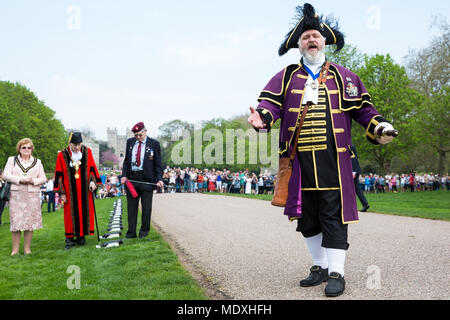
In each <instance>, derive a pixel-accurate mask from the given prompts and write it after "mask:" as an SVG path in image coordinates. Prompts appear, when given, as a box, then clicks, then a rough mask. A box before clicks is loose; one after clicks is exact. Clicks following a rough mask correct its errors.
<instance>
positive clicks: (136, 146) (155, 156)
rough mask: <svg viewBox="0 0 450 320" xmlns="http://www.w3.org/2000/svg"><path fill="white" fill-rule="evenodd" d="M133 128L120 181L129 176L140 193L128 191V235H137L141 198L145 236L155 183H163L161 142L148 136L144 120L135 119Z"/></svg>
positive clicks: (143, 235) (142, 232)
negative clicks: (133, 193) (133, 195)
mask: <svg viewBox="0 0 450 320" xmlns="http://www.w3.org/2000/svg"><path fill="white" fill-rule="evenodd" d="M131 131H132V132H133V133H134V137H133V138H130V139H128V140H127V146H126V151H125V159H124V162H123V169H122V179H121V183H123V184H124V183H126V182H127V180H131V181H130V182H131V183H132V184H133V187H134V189H135V190H136V193H137V197H136V198H133V197H132V196H131V194H130V193H129V192H127V211H128V231H127V234H126V238H136V237H137V236H136V227H137V216H138V205H139V199H140V200H141V203H142V223H141V229H140V231H139V238H144V237H146V236H147V235H148V233H149V231H150V219H151V214H152V200H153V190H154V189H155V186H156V185H158V186H159V187H161V188H162V187H163V186H164V184H163V181H162V174H163V170H162V166H161V148H160V146H159V142H158V141H157V140H155V139H152V138H149V137H147V129H146V128H145V125H144V123H143V122H138V123H136V124H135V125H134V126H133V127H132V129H131Z"/></svg>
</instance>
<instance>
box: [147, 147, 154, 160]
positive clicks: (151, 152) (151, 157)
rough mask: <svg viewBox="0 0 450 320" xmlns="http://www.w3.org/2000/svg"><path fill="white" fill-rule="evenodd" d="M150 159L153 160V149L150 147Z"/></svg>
mask: <svg viewBox="0 0 450 320" xmlns="http://www.w3.org/2000/svg"><path fill="white" fill-rule="evenodd" d="M148 159H149V160H153V149H150V155H149V156H148Z"/></svg>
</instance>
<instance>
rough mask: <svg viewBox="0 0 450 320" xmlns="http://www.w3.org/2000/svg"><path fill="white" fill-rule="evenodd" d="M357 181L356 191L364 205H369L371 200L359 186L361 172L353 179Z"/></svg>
mask: <svg viewBox="0 0 450 320" xmlns="http://www.w3.org/2000/svg"><path fill="white" fill-rule="evenodd" d="M353 181H354V182H355V192H356V195H357V196H358V199H359V201H360V202H361V204H362V205H363V207H365V206H368V205H369V202H368V201H367V199H366V196H365V195H364V192H363V191H362V190H361V187H360V186H359V174H358V175H356V177H355V179H354V180H353Z"/></svg>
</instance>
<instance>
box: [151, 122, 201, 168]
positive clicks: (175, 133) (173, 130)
mask: <svg viewBox="0 0 450 320" xmlns="http://www.w3.org/2000/svg"><path fill="white" fill-rule="evenodd" d="M158 130H159V131H160V134H159V135H158V140H159V142H160V144H161V158H162V159H161V162H162V164H163V166H166V165H173V162H172V161H171V159H170V154H171V152H172V149H173V147H174V145H175V144H177V141H176V140H175V141H174V138H175V137H181V136H183V132H188V133H189V135H191V134H193V132H194V125H193V124H192V123H189V122H186V121H182V120H179V119H176V120H172V121H169V122H165V123H164V124H162V125H161V126H159V127H158Z"/></svg>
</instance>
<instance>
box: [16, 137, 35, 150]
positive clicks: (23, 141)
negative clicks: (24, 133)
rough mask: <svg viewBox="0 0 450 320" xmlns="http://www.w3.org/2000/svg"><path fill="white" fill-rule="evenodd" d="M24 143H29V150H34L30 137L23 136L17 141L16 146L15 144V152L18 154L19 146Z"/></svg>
mask: <svg viewBox="0 0 450 320" xmlns="http://www.w3.org/2000/svg"><path fill="white" fill-rule="evenodd" d="M24 144H29V145H30V146H31V152H33V151H34V144H33V141H31V139H30V138H23V139H22V140H20V141H19V142H18V143H17V146H16V151H17V154H20V148H21V147H22V146H23V145H24Z"/></svg>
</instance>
